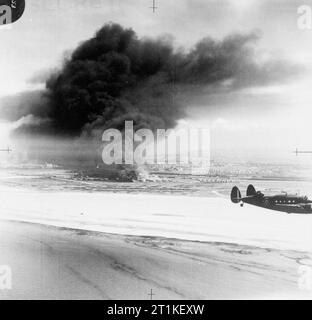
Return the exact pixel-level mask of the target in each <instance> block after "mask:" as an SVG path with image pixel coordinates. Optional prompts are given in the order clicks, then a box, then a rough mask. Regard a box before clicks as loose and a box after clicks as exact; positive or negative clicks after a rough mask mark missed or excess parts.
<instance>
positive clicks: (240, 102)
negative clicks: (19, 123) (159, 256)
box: [0, 0, 312, 159]
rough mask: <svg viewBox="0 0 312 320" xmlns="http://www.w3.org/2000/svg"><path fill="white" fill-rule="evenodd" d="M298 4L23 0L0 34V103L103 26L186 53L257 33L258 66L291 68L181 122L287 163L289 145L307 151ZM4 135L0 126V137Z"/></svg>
mask: <svg viewBox="0 0 312 320" xmlns="http://www.w3.org/2000/svg"><path fill="white" fill-rule="evenodd" d="M303 4H305V5H311V7H312V0H311V1H303V0H263V1H257V0H239V1H237V0H192V1H191V0H179V1H174V0H166V1H165V0H156V6H157V9H156V12H153V10H152V9H151V8H150V7H151V5H152V0H40V1H38V0H26V9H25V13H24V15H23V16H22V18H21V19H20V20H19V21H17V22H16V23H14V24H13V25H12V27H11V28H5V29H3V28H2V29H0V40H1V47H0V70H1V85H0V97H2V96H7V95H13V94H16V93H18V92H22V91H25V90H35V89H37V88H40V87H42V86H43V85H44V84H43V83H40V81H38V79H40V77H41V75H44V74H45V73H48V72H49V71H50V70H51V69H54V68H57V67H59V66H60V64H61V63H62V61H63V59H64V57H65V56H66V55H68V54H69V52H70V51H71V50H73V49H74V48H75V47H76V46H77V44H78V43H79V42H81V41H83V40H86V39H88V38H90V37H91V36H93V34H94V33H95V31H96V30H98V29H99V28H100V27H101V26H102V25H104V24H105V23H107V22H117V23H120V24H121V25H123V26H124V27H131V28H133V29H134V30H135V31H136V33H137V34H138V35H139V36H140V37H145V36H148V37H157V36H160V35H164V34H170V35H171V36H172V37H173V39H174V44H175V46H176V47H177V48H178V47H183V48H186V49H187V48H190V47H192V45H194V44H195V43H196V42H197V41H198V40H199V39H201V38H203V37H206V36H211V37H213V38H216V39H222V38H223V37H225V36H227V35H229V34H232V33H240V34H241V33H243V34H247V33H249V32H257V34H259V35H260V39H259V40H258V42H257V44H256V54H257V57H258V59H259V62H260V61H262V60H263V59H264V60H265V59H269V58H270V59H271V58H272V59H275V60H281V61H286V62H287V63H289V65H295V66H297V70H295V71H294V72H293V74H291V73H290V74H289V75H288V76H287V78H285V79H281V80H279V81H277V82H276V83H271V82H270V83H264V84H263V85H255V86H248V87H247V86H246V87H245V88H244V87H243V88H240V89H238V90H236V91H231V92H216V93H215V94H212V95H211V94H210V95H208V96H207V97H206V98H202V99H200V101H199V102H198V103H197V104H198V105H197V106H196V109H194V108H193V106H190V109H189V110H190V111H189V114H188V117H187V119H186V120H187V121H189V122H190V123H191V124H194V125H196V126H206V125H209V126H210V128H211V130H212V146H214V147H215V148H216V149H220V150H223V149H225V150H227V152H232V154H235V153H236V152H237V154H238V156H239V157H243V156H245V155H246V153H248V154H249V155H253V156H254V155H255V156H256V155H257V156H261V155H262V156H263V155H270V156H271V155H274V156H276V157H278V158H287V159H288V158H290V157H292V155H291V151H292V150H293V149H294V148H296V147H298V148H302V149H311V150H312V141H311V138H310V137H311V136H312V126H311V125H310V123H311V120H312V118H311V116H312V111H311V102H312V90H311V84H312V55H311V50H312V41H311V40H312V29H311V30H300V29H299V28H298V26H297V19H298V13H297V9H298V7H299V6H300V5H303ZM287 63H286V64H287ZM297 71H298V72H297ZM268 72H270V70H268ZM34 80H36V81H34ZM5 130H6V128H4V127H2V131H1V125H0V135H2V136H3V137H4V135H5V134H4V132H5ZM1 132H2V133H3V134H1ZM3 139H4V138H2V141H4V140H3ZM0 143H1V138H0Z"/></svg>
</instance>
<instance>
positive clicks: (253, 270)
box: [0, 220, 311, 299]
mask: <svg viewBox="0 0 312 320" xmlns="http://www.w3.org/2000/svg"><path fill="white" fill-rule="evenodd" d="M310 261H311V254H309V253H307V252H299V251H294V250H276V249H265V248H257V247H253V246H246V245H237V244H226V243H220V242H211V243H208V242H194V241H184V240H175V239H166V238H161V237H138V236H125V235H112V234H105V233H99V232H94V231H83V230H77V229H68V228H59V227H53V226H45V225H41V224H32V223H25V222H11V221H4V220H1V221H0V265H9V266H10V267H11V268H12V289H11V290H0V298H1V299H148V298H149V297H148V295H147V294H148V293H149V292H150V289H153V292H154V293H155V294H156V295H155V296H154V298H155V299H241V298H297V297H300V298H309V297H310V296H311V292H309V291H300V290H299V289H298V285H297V281H298V273H297V272H298V267H299V266H300V265H305V264H307V265H308V264H309V263H310Z"/></svg>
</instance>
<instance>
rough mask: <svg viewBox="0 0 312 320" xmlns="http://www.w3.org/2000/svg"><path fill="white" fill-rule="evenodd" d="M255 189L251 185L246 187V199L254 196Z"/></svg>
mask: <svg viewBox="0 0 312 320" xmlns="http://www.w3.org/2000/svg"><path fill="white" fill-rule="evenodd" d="M256 193H257V192H256V189H255V187H254V186H253V185H252V184H250V185H249V186H248V188H247V192H246V195H247V197H248V196H254V195H256Z"/></svg>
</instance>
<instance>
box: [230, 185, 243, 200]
mask: <svg viewBox="0 0 312 320" xmlns="http://www.w3.org/2000/svg"><path fill="white" fill-rule="evenodd" d="M241 198H242V195H241V193H240V191H239V189H238V188H237V187H236V186H235V187H233V189H232V192H231V201H232V202H233V203H239V202H240V201H241Z"/></svg>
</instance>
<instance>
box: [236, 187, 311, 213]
mask: <svg viewBox="0 0 312 320" xmlns="http://www.w3.org/2000/svg"><path fill="white" fill-rule="evenodd" d="M231 200H232V202H233V203H240V205H241V207H242V206H243V205H244V203H248V204H251V205H254V206H258V207H262V208H266V209H270V210H276V211H283V212H287V213H302V214H309V213H312V208H311V203H312V201H311V200H309V199H308V197H307V196H298V195H290V194H287V193H282V194H277V195H273V196H269V195H264V194H263V193H262V192H261V191H256V189H255V187H254V186H253V185H252V184H250V185H249V186H248V188H247V192H246V197H242V195H241V193H240V191H239V189H238V188H237V187H236V186H235V187H233V189H232V192H231Z"/></svg>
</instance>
